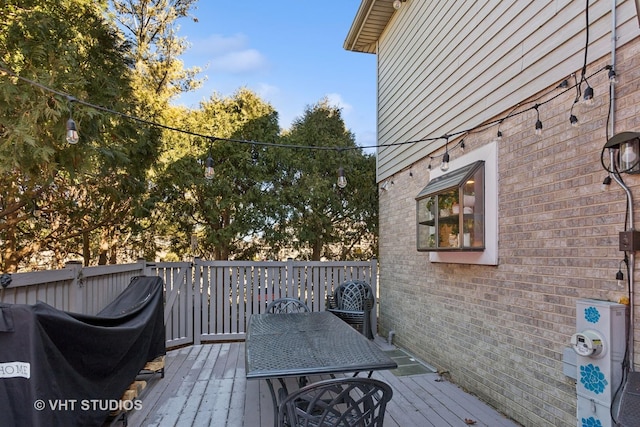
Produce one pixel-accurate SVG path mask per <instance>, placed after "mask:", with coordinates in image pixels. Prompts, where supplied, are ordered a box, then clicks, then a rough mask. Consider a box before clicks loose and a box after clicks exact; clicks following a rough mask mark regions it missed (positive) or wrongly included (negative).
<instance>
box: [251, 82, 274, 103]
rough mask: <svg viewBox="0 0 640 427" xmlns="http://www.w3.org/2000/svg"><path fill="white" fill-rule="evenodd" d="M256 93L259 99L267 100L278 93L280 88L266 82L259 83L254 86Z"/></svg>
mask: <svg viewBox="0 0 640 427" xmlns="http://www.w3.org/2000/svg"><path fill="white" fill-rule="evenodd" d="M256 93H257V94H258V96H259V97H260V98H261V99H264V100H268V99H271V98H272V97H274V96H277V95H279V94H280V88H279V87H277V86H274V85H270V84H268V83H260V84H259V85H258V87H257V88H256Z"/></svg>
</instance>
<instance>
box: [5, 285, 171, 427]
mask: <svg viewBox="0 0 640 427" xmlns="http://www.w3.org/2000/svg"><path fill="white" fill-rule="evenodd" d="M163 288H164V282H163V280H162V279H161V278H159V277H135V278H133V279H132V280H131V283H130V284H129V286H128V287H127V288H126V289H125V290H124V291H123V292H122V293H121V294H120V295H119V296H118V297H117V298H116V300H115V301H113V302H112V303H111V304H109V305H108V306H107V307H105V308H104V309H103V310H102V311H101V312H100V313H98V314H97V315H96V316H88V315H81V314H77V313H70V312H65V311H61V310H57V309H55V308H53V307H51V306H50V305H48V304H45V303H43V302H38V303H37V304H35V305H23V304H2V303H0V425H2V426H34V427H39V426H42V427H45V426H46V427H50V426H65V427H66V426H100V425H102V424H103V423H104V422H105V420H106V419H107V418H108V416H109V413H110V412H111V411H113V410H114V409H117V408H116V405H117V404H118V403H119V400H120V398H121V397H122V394H123V392H124V391H125V390H126V389H127V388H128V387H129V385H130V384H131V383H132V382H133V381H134V380H135V378H136V376H137V374H138V373H139V371H140V370H141V369H142V368H143V367H144V365H145V364H146V362H148V361H151V360H153V359H155V358H156V357H158V356H161V355H163V354H165V352H166V349H165V330H164V322H163V311H164V309H163V306H164V304H163Z"/></svg>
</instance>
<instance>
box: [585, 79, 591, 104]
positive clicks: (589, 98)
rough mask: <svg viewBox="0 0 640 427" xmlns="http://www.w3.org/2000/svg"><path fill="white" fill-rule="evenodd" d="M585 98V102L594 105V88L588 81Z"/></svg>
mask: <svg viewBox="0 0 640 427" xmlns="http://www.w3.org/2000/svg"><path fill="white" fill-rule="evenodd" d="M583 99H584V103H585V104H587V105H593V88H592V87H591V86H589V83H587V87H586V89H585V90H584V96H583Z"/></svg>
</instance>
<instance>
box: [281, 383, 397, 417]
mask: <svg viewBox="0 0 640 427" xmlns="http://www.w3.org/2000/svg"><path fill="white" fill-rule="evenodd" d="M392 396H393V390H392V389H391V387H390V386H389V385H388V384H387V383H385V382H383V381H380V380H377V379H373V378H358V377H356V378H338V379H331V380H324V381H319V382H317V383H313V384H309V385H308V386H306V387H303V388H301V389H299V390H296V391H295V392H292V393H291V394H289V395H288V396H287V397H286V398H284V400H282V401H281V402H280V405H279V406H278V426H279V427H285V426H286V427H312V426H313V427H382V423H383V421H384V414H385V410H386V407H387V403H388V402H389V401H390V400H391V397H392Z"/></svg>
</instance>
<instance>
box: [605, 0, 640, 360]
mask: <svg viewBox="0 0 640 427" xmlns="http://www.w3.org/2000/svg"><path fill="white" fill-rule="evenodd" d="M616 25H617V21H616V0H611V67H612V69H613V70H615V69H616V47H617V46H616V42H617V39H618V36H617V34H618V33H617V30H616ZM615 101H616V97H615V86H613V87H612V88H611V91H610V92H609V102H610V105H611V110H610V112H609V113H610V116H611V120H610V129H609V132H608V134H609V135H614V134H615V113H616V108H615V105H616V104H615ZM609 161H610V162H611V163H609V164H611V165H612V164H613V161H614V154H613V150H611V153H610V159H609ZM612 175H613V179H614V180H615V181H616V182H617V183H618V185H620V187H622V189H623V190H624V192H625V193H626V195H627V206H628V207H629V229H630V230H634V229H635V223H634V220H633V195H632V194H631V190H630V189H629V187H627V185H626V184H625V183H624V182H623V181H622V180H621V179H620V177H619V175H618V174H615V173H614V174H612ZM635 258H636V257H635V252H634V251H629V265H628V270H629V330H628V331H627V333H628V351H629V370H630V371H634V345H635V341H634V318H635V316H634V310H635V309H634V276H635V266H636V261H635Z"/></svg>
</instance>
